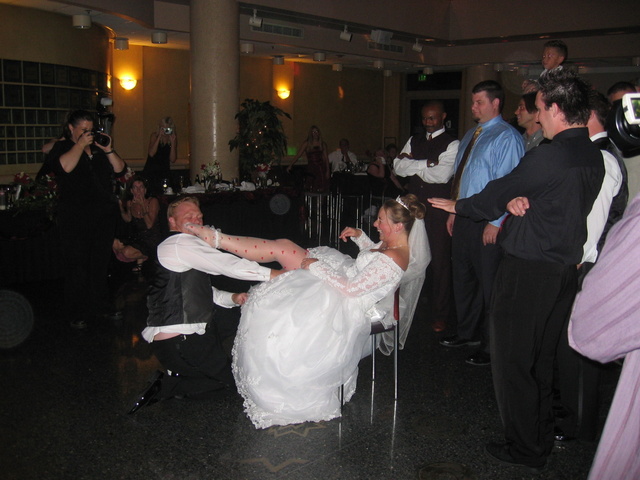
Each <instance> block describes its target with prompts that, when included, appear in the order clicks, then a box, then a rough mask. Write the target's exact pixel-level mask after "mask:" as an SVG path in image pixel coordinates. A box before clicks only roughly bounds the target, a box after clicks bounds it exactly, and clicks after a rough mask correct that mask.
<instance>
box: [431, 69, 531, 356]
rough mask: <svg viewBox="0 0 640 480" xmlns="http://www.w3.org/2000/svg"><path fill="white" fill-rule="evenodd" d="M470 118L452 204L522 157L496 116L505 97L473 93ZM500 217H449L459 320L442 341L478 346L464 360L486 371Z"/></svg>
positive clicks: (515, 136) (483, 89)
mask: <svg viewBox="0 0 640 480" xmlns="http://www.w3.org/2000/svg"><path fill="white" fill-rule="evenodd" d="M471 98H472V105H471V113H472V115H473V119H474V120H475V121H476V122H478V126H477V127H476V128H472V129H470V130H469V131H468V132H467V133H466V134H465V136H464V137H463V138H462V141H461V142H460V146H459V148H458V154H457V156H456V163H455V172H456V173H455V175H454V180H453V186H452V198H453V199H454V200H458V199H462V198H468V197H470V196H472V195H474V194H476V193H478V192H480V191H482V189H484V187H485V186H486V185H487V183H489V182H490V181H491V180H495V179H497V178H501V177H503V176H504V175H506V174H508V173H509V172H510V171H511V170H512V169H513V168H514V167H515V166H516V165H517V164H518V162H519V161H520V158H521V157H522V156H523V155H524V153H525V150H524V141H523V140H522V136H521V135H520V134H519V133H518V131H517V130H516V129H515V128H513V127H512V126H511V125H509V124H508V123H507V122H505V121H504V120H503V118H502V116H501V112H502V107H503V105H504V91H503V90H502V87H501V86H500V84H499V83H498V82H495V81H493V80H487V81H484V82H480V83H478V84H477V85H476V86H475V87H473V90H472V97H471ZM504 216H505V215H503V216H501V217H499V218H495V219H492V220H491V221H489V222H488V221H484V220H483V221H474V220H471V219H470V218H464V217H460V216H458V217H456V216H455V215H450V216H449V219H448V221H447V229H448V231H449V234H450V235H451V236H452V266H453V293H454V299H455V304H456V312H457V318H458V327H457V332H456V333H455V334H453V335H450V336H446V337H443V338H442V339H441V340H440V344H441V345H444V346H446V347H462V346H465V345H480V347H479V349H478V351H477V352H475V353H473V354H471V355H470V356H469V357H468V358H467V360H466V361H467V363H469V364H471V365H489V364H490V362H491V357H490V355H489V322H488V319H489V301H490V298H491V288H492V285H493V279H494V277H495V274H496V271H497V269H498V264H499V263H500V259H501V258H502V249H501V248H500V246H499V245H498V232H499V231H500V224H501V223H502V220H503V219H504Z"/></svg>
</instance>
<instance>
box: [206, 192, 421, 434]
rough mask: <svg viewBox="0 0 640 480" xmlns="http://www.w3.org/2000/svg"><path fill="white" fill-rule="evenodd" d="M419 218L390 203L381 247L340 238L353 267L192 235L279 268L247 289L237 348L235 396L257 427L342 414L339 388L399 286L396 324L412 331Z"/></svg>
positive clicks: (327, 255) (331, 257)
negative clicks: (352, 246) (348, 246)
mask: <svg viewBox="0 0 640 480" xmlns="http://www.w3.org/2000/svg"><path fill="white" fill-rule="evenodd" d="M423 217H424V205H422V204H421V203H419V202H418V201H417V199H416V197H415V196H413V195H407V196H406V197H402V198H398V199H397V200H388V201H387V202H386V203H385V204H384V205H383V207H382V208H381V209H380V212H379V215H378V219H377V220H376V222H375V223H374V226H375V227H376V228H377V230H378V232H379V233H380V240H381V241H380V242H379V243H376V244H374V243H373V242H372V241H371V240H370V239H369V237H367V236H366V235H365V234H364V233H363V232H362V231H361V230H359V229H354V228H346V229H345V230H344V231H343V232H342V233H341V235H340V237H341V239H342V240H343V241H347V240H348V239H349V238H351V239H352V240H353V241H354V242H355V243H356V244H357V245H358V247H359V248H360V253H359V254H358V257H357V258H356V259H353V258H352V257H350V256H348V255H345V254H342V253H340V252H339V251H337V250H335V249H332V248H328V247H317V248H312V249H310V250H308V251H307V250H305V249H303V248H301V247H299V246H297V245H296V244H294V243H293V242H291V241H289V240H263V239H256V238H250V237H237V236H230V235H228V234H224V233H220V232H212V230H210V229H207V228H206V227H205V228H204V229H202V227H193V232H194V233H195V234H197V235H198V236H199V237H200V238H202V239H203V240H205V241H208V242H209V243H210V244H211V245H212V246H215V247H217V248H221V249H224V250H227V251H229V252H231V253H235V254H237V255H239V256H242V257H244V258H248V259H250V260H255V261H257V262H271V261H277V262H279V263H280V264H281V265H282V266H283V268H284V269H285V270H284V272H285V273H283V274H281V275H279V276H278V277H276V278H275V279H273V280H271V281H269V282H265V283H262V284H259V285H257V286H255V287H253V288H252V289H251V290H250V292H249V299H248V300H247V302H246V303H245V305H244V306H243V307H242V317H241V319H240V325H239V327H238V333H237V335H236V340H235V344H234V348H233V367H232V368H233V374H234V377H235V380H236V385H237V388H238V392H239V393H240V394H241V395H242V397H243V398H244V406H245V411H246V413H247V415H248V416H249V418H250V419H251V421H252V422H253V424H254V425H255V426H256V427H257V428H267V427H270V426H272V425H288V424H292V423H301V422H305V421H321V420H330V419H332V418H335V417H338V416H339V415H340V398H339V388H340V386H341V385H344V386H345V389H344V394H345V400H346V401H348V400H349V399H350V398H351V396H352V395H353V393H354V392H355V388H356V379H357V375H358V362H359V361H360V359H361V358H362V356H363V354H362V353H363V351H364V347H365V345H367V344H368V340H369V332H370V324H371V321H372V320H383V321H387V322H388V321H393V320H389V318H390V317H391V314H390V312H391V311H392V306H393V294H394V292H395V290H396V288H398V286H399V285H400V284H401V282H402V288H401V293H402V292H403V290H405V291H406V292H405V295H403V296H404V302H401V307H402V308H401V315H402V313H404V315H402V318H403V320H406V321H408V322H410V319H408V320H407V319H406V316H407V315H409V314H410V315H411V316H413V311H414V308H415V303H416V301H417V297H418V293H419V291H420V287H421V286H422V281H423V280H424V270H425V269H426V267H427V265H428V263H429V260H430V254H429V246H428V242H427V239H426V233H425V229H424V222H423V221H422V218H423ZM416 219H418V220H417V221H415V220H416ZM414 221H415V225H414ZM412 227H413V228H412ZM410 232H412V234H411V235H410ZM410 247H411V248H410ZM405 282H406V283H405ZM416 287H417V289H416ZM409 292H411V293H410V294H409ZM407 297H410V298H407ZM403 303H404V305H403ZM403 323H404V322H403ZM407 330H408V327H405V328H404V331H403V339H402V340H403V341H404V337H406V332H407Z"/></svg>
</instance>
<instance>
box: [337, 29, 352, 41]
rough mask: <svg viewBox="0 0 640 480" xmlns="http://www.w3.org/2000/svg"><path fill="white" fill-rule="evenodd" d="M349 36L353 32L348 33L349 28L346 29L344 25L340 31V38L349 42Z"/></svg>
mask: <svg viewBox="0 0 640 480" xmlns="http://www.w3.org/2000/svg"><path fill="white" fill-rule="evenodd" d="M351 37H353V34H352V33H350V32H349V30H347V26H346V25H345V26H344V30H343V31H342V32H340V40H344V41H345V42H350V41H351Z"/></svg>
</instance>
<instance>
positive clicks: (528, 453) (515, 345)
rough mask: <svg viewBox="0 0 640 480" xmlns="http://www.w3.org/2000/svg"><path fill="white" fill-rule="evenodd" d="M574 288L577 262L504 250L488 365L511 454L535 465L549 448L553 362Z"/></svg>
mask: <svg viewBox="0 0 640 480" xmlns="http://www.w3.org/2000/svg"><path fill="white" fill-rule="evenodd" d="M576 290H577V272H576V267H575V265H561V264H556V263H551V262H536V261H530V260H523V259H519V258H516V257H513V256H510V255H506V256H505V257H504V258H503V260H502V262H501V263H500V268H499V269H498V273H497V276H496V280H495V284H494V292H493V293H494V294H493V297H492V303H491V322H490V323H491V338H492V343H491V356H492V362H491V368H492V373H493V383H494V388H495V392H496V399H497V402H498V408H499V410H500V416H501V417H502V422H503V425H504V430H505V439H506V441H507V444H508V445H509V450H510V453H511V455H512V456H513V458H514V459H516V460H517V461H519V462H521V463H523V464H526V465H531V466H539V465H540V463H542V462H544V461H545V460H546V458H547V456H548V455H549V453H551V449H552V448H553V443H554V437H553V413H552V397H553V392H552V390H553V365H554V360H555V355H556V347H557V345H558V341H559V339H560V335H561V333H562V331H563V329H564V330H566V328H567V321H568V316H569V312H570V310H571V305H572V304H573V300H574V297H575V294H576Z"/></svg>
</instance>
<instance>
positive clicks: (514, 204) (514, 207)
mask: <svg viewBox="0 0 640 480" xmlns="http://www.w3.org/2000/svg"><path fill="white" fill-rule="evenodd" d="M528 209H529V199H528V198H527V197H516V198H514V199H513V200H511V201H510V202H509V203H507V211H508V212H509V213H510V214H511V215H515V216H517V217H522V216H524V214H525V213H527V210H528Z"/></svg>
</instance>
